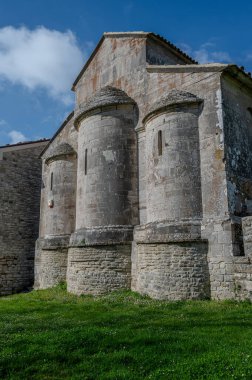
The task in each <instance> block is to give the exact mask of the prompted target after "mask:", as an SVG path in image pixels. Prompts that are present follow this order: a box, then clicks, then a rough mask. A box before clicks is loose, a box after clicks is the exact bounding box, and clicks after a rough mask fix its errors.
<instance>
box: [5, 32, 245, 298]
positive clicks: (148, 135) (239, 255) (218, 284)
mask: <svg viewBox="0 0 252 380" xmlns="http://www.w3.org/2000/svg"><path fill="white" fill-rule="evenodd" d="M72 90H73V91H74V92H75V95H76V103H75V109H74V111H73V112H72V113H71V114H70V115H69V116H68V117H67V119H66V120H65V121H64V123H63V124H62V126H61V127H60V128H59V129H58V131H57V132H56V133H55V135H54V136H53V137H52V139H51V140H50V141H49V142H48V141H42V142H41V141H40V142H34V143H33V144H30V145H29V144H18V145H17V146H14V147H13V146H7V147H2V148H0V176H1V182H0V200H1V203H0V207H1V225H0V228H1V230H0V293H1V294H8V293H11V292H16V291H21V290H23V289H24V288H25V287H29V286H30V285H31V284H32V283H33V269H34V268H35V278H34V287H35V289H44V288H47V287H51V286H55V285H57V284H58V283H59V282H62V281H65V282H66V283H67V289H68V291H69V292H72V293H75V294H94V295H98V294H102V293H106V292H110V291H114V290H117V289H121V288H123V289H125V288H127V289H132V290H134V291H137V292H139V293H141V294H146V295H148V296H150V297H152V298H156V299H165V300H178V299H204V298H213V299H233V298H235V299H252V80H251V77H250V75H249V74H247V73H245V72H244V70H243V69H242V68H238V67H237V66H236V65H227V64H218V63H216V64H215V63H214V64H213V63H211V64H204V65H201V64H198V63H197V62H195V61H194V60H193V59H192V58H190V57H189V56H188V55H186V54H185V53H183V52H182V51H181V50H179V49H178V48H177V47H175V46H174V45H173V44H171V43H170V42H169V41H167V40H165V39H164V38H162V37H160V36H159V35H156V34H154V33H145V32H127V33H104V35H103V36H102V38H101V40H100V42H99V43H98V45H97V47H96V48H95V50H94V52H93V53H92V54H91V56H90V58H89V59H88V61H87V63H86V64H85V66H84V67H83V69H82V70H81V72H80V74H79V75H78V77H77V78H76V80H75V82H74V84H73V87H72ZM20 151H22V152H24V151H26V152H27V153H26V155H25V156H24V157H23V156H22V157H21V156H19V158H18V159H17V158H16V156H17V155H18V154H19V153H20ZM11 152H12V156H11V155H10V153H11ZM13 152H14V153H13ZM8 154H9V155H8ZM10 156H11V157H12V160H14V164H13V165H12V166H11V167H10V164H8V162H9V161H10V160H11V157H10ZM39 156H40V158H39ZM8 157H9V158H8ZM20 157H21V158H20ZM40 159H41V160H42V179H41V167H40V162H41V161H40ZM8 160H9V161H8ZM20 160H21V161H20ZM15 162H16V164H15ZM19 163H20V165H19ZM15 165H16V166H15ZM20 167H22V168H23V169H22V174H21V175H20V176H17V175H15V171H17V170H19V171H20V170H21V169H20ZM10 171H11V173H14V174H13V175H12V176H10V173H9V172H10ZM27 173H29V175H28V176H27ZM32 176H34V181H33V182H32V178H31V177H32ZM7 177H8V178H9V181H7V179H6V178H7ZM28 179H29V181H30V182H29V181H28ZM17 182H18V183H17ZM28 182H29V183H28ZM40 187H41V200H40V217H39V215H38V210H39V198H40V194H39V193H40ZM9 189H11V191H9ZM24 192H25V196H24ZM21 198H22V199H23V204H22V207H18V204H19V203H18V202H19V200H20V199H21ZM24 199H25V200H26V202H24ZM16 205H17V206H16ZM27 209H28V211H27ZM27 213H28V214H29V218H28V221H27ZM38 225H39V236H37V235H38ZM22 226H23V227H22ZM21 227H22V228H21ZM31 229H33V232H32V234H31ZM29 234H31V236H30V238H29V239H28V238H27V236H28V235H29ZM25 238H26V240H27V239H28V240H29V241H28V242H27V244H25V243H24V239H25ZM36 238H37V240H36ZM35 240H36V249H35ZM34 251H35V259H34ZM17 283H18V284H17Z"/></svg>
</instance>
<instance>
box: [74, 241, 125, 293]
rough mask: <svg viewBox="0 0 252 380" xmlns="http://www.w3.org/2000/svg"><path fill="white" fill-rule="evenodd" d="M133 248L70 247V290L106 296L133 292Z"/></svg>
mask: <svg viewBox="0 0 252 380" xmlns="http://www.w3.org/2000/svg"><path fill="white" fill-rule="evenodd" d="M130 282H131V245H113V246H95V247H81V248H69V251H68V268H67V290H68V291H69V292H72V293H75V294H94V295H97V294H103V293H107V292H110V291H113V290H117V289H130Z"/></svg>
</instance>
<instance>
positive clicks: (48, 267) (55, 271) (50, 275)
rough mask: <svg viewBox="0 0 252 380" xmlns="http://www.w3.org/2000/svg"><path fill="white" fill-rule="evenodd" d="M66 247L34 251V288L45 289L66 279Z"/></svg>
mask: <svg viewBox="0 0 252 380" xmlns="http://www.w3.org/2000/svg"><path fill="white" fill-rule="evenodd" d="M66 272H67V248H61V249H57V250H56V249H55V250H43V249H39V250H37V251H36V256H35V283H34V289H47V288H50V287H52V286H55V285H58V284H59V283H60V282H63V281H66Z"/></svg>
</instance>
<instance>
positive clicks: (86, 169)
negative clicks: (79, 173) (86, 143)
mask: <svg viewBox="0 0 252 380" xmlns="http://www.w3.org/2000/svg"><path fill="white" fill-rule="evenodd" d="M86 174H87V149H85V175H86Z"/></svg>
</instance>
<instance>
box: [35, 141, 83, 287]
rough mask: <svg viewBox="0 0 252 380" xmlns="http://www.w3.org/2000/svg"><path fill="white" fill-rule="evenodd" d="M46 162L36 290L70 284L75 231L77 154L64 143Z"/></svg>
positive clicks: (47, 157)
mask: <svg viewBox="0 0 252 380" xmlns="http://www.w3.org/2000/svg"><path fill="white" fill-rule="evenodd" d="M44 159H45V160H44V165H45V166H46V168H45V170H44V176H43V178H42V196H41V218H40V234H39V239H38V240H37V243H36V260H35V285H34V286H35V288H48V287H51V286H54V285H56V284H58V283H59V282H61V281H62V282H63V281H66V270H67V252H68V245H69V239H70V235H71V233H72V232H73V231H74V228H75V210H76V205H75V202H76V174H77V160H76V152H75V150H74V149H73V148H72V147H71V146H70V145H69V144H68V143H62V144H60V145H58V146H57V147H56V148H55V149H53V150H52V151H50V152H49V153H47V155H46V156H45V157H44Z"/></svg>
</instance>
